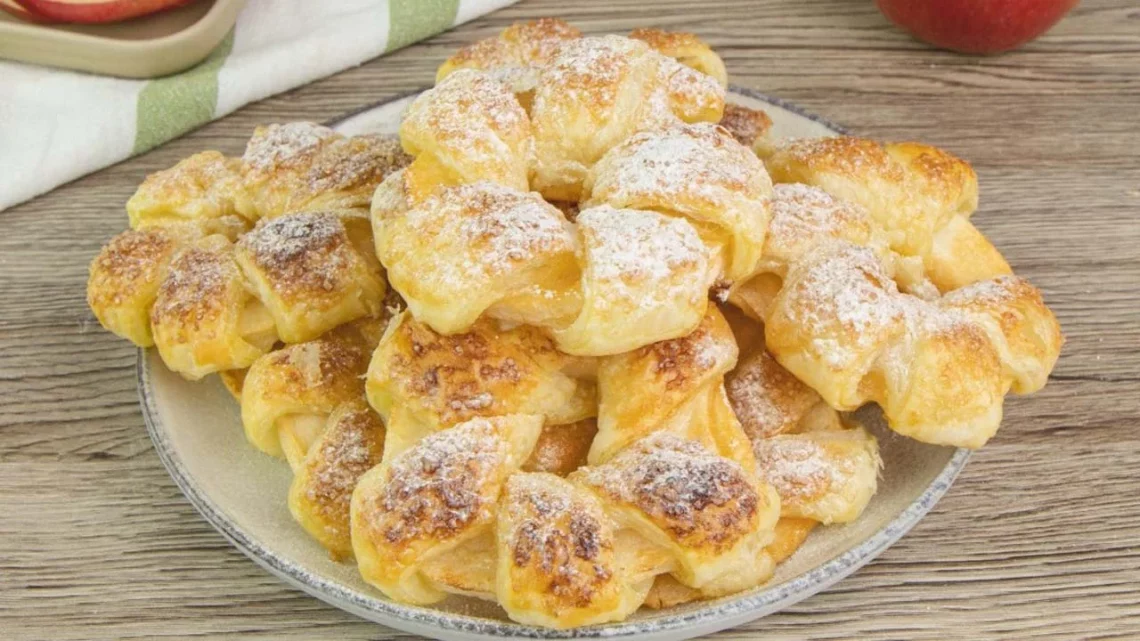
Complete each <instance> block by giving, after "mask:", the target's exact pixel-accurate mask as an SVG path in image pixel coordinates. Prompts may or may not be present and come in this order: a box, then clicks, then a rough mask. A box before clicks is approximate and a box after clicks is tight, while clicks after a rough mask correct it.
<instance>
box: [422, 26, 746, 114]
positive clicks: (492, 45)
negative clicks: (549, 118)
mask: <svg viewBox="0 0 1140 641" xmlns="http://www.w3.org/2000/svg"><path fill="white" fill-rule="evenodd" d="M581 37H582V32H581V31H579V30H578V29H577V28H575V27H574V26H572V25H570V24H568V23H566V22H565V21H563V20H559V19H557V18H541V19H539V20H532V21H530V22H517V23H515V24H512V25H510V26H509V27H507V28H506V29H503V31H502V32H500V33H499V35H497V36H495V37H491V38H485V39H483V40H479V41H478V42H474V43H472V44H470V45H467V46H466V47H463V48H462V49H460V50H459V51H458V52H456V53H455V55H453V56H452V57H450V58H448V59H447V61H445V62H444V63H443V64H442V65H440V67H439V70H438V71H437V72H436V82H437V83H438V82H440V81H442V80H443V79H444V78H446V77H447V76H449V75H451V74H452V73H455V72H456V71H457V70H459V69H480V70H483V71H488V72H490V73H491V74H492V75H493V76H495V77H496V78H498V79H499V80H502V81H504V82H505V83H506V84H507V85H508V86H509V87H510V88H511V90H512V91H513V92H514V93H515V95H516V96H518V99H519V102H520V103H521V104H522V105H523V106H524V107H525V108H526V109H527V111H530V107H531V103H532V102H533V98H534V88H535V86H536V85H537V84H538V76H539V73H540V70H541V69H542V67H544V66H545V65H547V64H548V63H549V62H550V61H551V60H553V59H554V57H555V55H556V54H557V53H558V50H559V47H561V46H562V45H563V44H565V43H566V42H567V41H570V40H576V39H578V38H581ZM629 37H630V38H633V39H635V40H640V41H642V42H644V43H646V44H647V45H649V46H650V47H652V48H653V49H655V50H656V51H658V52H659V53H662V54H664V55H666V56H669V57H670V58H674V59H676V60H677V61H678V62H680V63H681V64H683V65H685V66H687V67H690V68H692V69H694V70H696V71H699V72H701V73H703V74H705V75H707V76H710V77H712V78H713V79H714V80H716V81H717V82H719V83H720V85H721V86H722V87H725V86H728V73H727V72H726V70H725V68H724V62H723V61H722V60H721V59H720V56H718V55H717V54H716V52H714V51H713V50H712V48H711V47H709V46H708V44H706V43H705V42H703V41H702V40H701V39H700V38H698V37H697V36H695V35H693V34H691V33H683V32H673V31H663V30H661V29H634V30H633V31H632V32H630V34H629Z"/></svg>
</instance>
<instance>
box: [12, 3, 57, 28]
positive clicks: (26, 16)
mask: <svg viewBox="0 0 1140 641" xmlns="http://www.w3.org/2000/svg"><path fill="white" fill-rule="evenodd" d="M0 11H5V12H7V13H10V14H12V15H14V16H16V17H17V18H19V19H21V20H23V21H25V22H39V23H45V22H55V21H54V20H52V19H50V18H45V17H44V16H39V15H36V14H34V13H32V12H31V11H28V10H27V9H25V8H23V7H21V6H20V5H18V4H16V0H0Z"/></svg>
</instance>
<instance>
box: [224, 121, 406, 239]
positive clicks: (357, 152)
mask: <svg viewBox="0 0 1140 641" xmlns="http://www.w3.org/2000/svg"><path fill="white" fill-rule="evenodd" d="M410 160H411V159H410V158H409V157H408V156H407V155H406V154H405V153H404V152H403V150H402V149H401V148H400V143H399V141H397V140H396V139H395V138H394V137H392V136H384V135H371V134H369V135H362V136H351V137H346V136H342V135H340V134H338V133H336V132H335V131H333V130H331V129H329V128H328V127H323V126H321V125H316V124H313V123H311V122H291V123H286V124H274V125H268V126H265V127H258V128H257V129H256V130H255V131H254V133H253V137H252V138H250V140H249V143H248V144H247V145H246V148H245V153H244V154H242V157H241V166H240V171H241V190H240V191H239V198H238V200H237V203H236V205H237V209H238V211H239V212H240V213H242V214H243V215H245V216H246V217H247V218H251V219H258V218H274V217H276V216H280V215H282V214H287V213H291V212H296V211H312V210H332V209H350V208H357V209H367V208H368V205H369V203H370V202H371V199H372V192H374V191H375V190H376V186H377V185H379V184H380V182H381V181H382V180H384V178H385V177H386V176H387V175H388V174H389V173H391V172H393V171H395V170H397V169H400V168H403V167H404V166H406V165H407V164H408V163H409V162H410Z"/></svg>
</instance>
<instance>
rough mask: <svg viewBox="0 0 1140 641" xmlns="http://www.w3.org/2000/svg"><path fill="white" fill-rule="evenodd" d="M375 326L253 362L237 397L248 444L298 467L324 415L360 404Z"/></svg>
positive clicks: (354, 327) (349, 328) (362, 324)
mask: <svg viewBox="0 0 1140 641" xmlns="http://www.w3.org/2000/svg"><path fill="white" fill-rule="evenodd" d="M380 324H381V323H380V321H378V320H371V319H367V320H363V321H358V322H356V323H352V324H349V325H344V326H342V327H338V328H337V329H335V330H333V331H331V332H329V333H328V334H325V335H324V336H321V337H320V338H318V339H315V340H311V341H306V342H304V343H296V344H293V345H286V346H285V347H283V348H281V349H279V350H275V351H273V352H270V353H268V354H266V355H264V356H262V357H261V358H259V359H257V360H256V361H254V362H253V364H252V365H251V366H250V368H249V372H248V373H246V375H245V380H244V383H243V385H242V393H241V415H242V424H243V425H244V427H245V434H246V437H247V438H248V439H249V442H250V443H252V444H253V445H254V447H256V448H257V449H259V450H261V451H262V452H265V453H266V454H270V455H273V456H284V457H285V458H286V459H287V460H288V461H289V464H290V465H291V466H292V467H293V468H294V469H297V468H298V467H300V465H301V462H302V461H303V460H304V458H305V456H306V454H308V452H309V449H310V448H311V446H312V444H313V442H314V441H316V440H317V438H318V437H319V436H320V435H321V432H322V431H323V430H324V428H325V423H326V421H327V420H328V417H329V415H330V414H332V412H333V411H334V410H335V409H336V408H337V407H339V406H340V405H342V404H343V403H347V402H350V401H355V400H359V399H362V398H364V379H363V376H364V373H365V372H366V371H367V369H368V362H369V357H370V356H371V354H372V349H373V348H374V347H375V346H376V338H377V337H378V332H377V331H376V327H375V326H376V325H380ZM381 326H382V325H381Z"/></svg>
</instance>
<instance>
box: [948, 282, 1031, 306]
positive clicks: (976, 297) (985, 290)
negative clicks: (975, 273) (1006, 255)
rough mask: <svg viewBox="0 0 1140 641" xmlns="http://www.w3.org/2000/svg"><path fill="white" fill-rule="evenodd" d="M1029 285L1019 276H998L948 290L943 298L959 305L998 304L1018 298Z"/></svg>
mask: <svg viewBox="0 0 1140 641" xmlns="http://www.w3.org/2000/svg"><path fill="white" fill-rule="evenodd" d="M1028 287H1030V285H1029V284H1028V283H1026V282H1025V280H1023V279H1021V278H1019V277H1017V276H1013V275H1005V276H998V277H996V278H990V279H987V280H982V281H978V282H976V283H973V284H971V285H966V286H965V287H960V288H958V289H956V290H954V291H952V292H948V293H947V294H946V295H945V297H944V298H943V300H944V301H946V302H947V303H950V304H958V305H960V304H963V303H974V304H981V305H998V304H1002V303H1008V302H1010V301H1013V300H1016V299H1018V298H1019V297H1021V295H1022V294H1023V292H1024V291H1025V290H1026V289H1027V288H1028Z"/></svg>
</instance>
